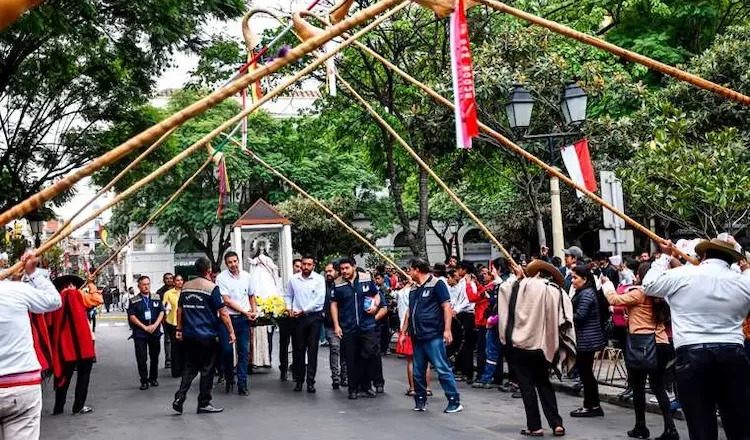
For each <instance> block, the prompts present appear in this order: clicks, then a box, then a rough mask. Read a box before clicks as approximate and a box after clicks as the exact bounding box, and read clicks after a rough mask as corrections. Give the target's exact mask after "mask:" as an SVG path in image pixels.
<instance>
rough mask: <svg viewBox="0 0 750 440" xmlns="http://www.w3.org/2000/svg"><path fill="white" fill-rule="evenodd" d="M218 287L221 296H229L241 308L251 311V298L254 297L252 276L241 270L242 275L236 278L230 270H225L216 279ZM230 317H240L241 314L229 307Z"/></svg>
mask: <svg viewBox="0 0 750 440" xmlns="http://www.w3.org/2000/svg"><path fill="white" fill-rule="evenodd" d="M216 285H217V286H219V291H221V296H222V297H224V296H228V297H229V299H230V300H232V301H234V302H235V303H236V304H237V305H239V306H240V308H241V309H242V310H243V311H245V312H249V311H250V297H251V296H252V295H253V294H252V292H251V291H250V274H249V273H248V272H245V271H244V270H242V269H240V273H239V274H237V276H235V275H234V274H233V273H232V272H231V271H230V270H229V269H225V270H224V271H223V272H222V273H220V274H219V275H218V276H217V277H216ZM227 312H229V314H230V315H239V314H240V312H238V311H237V310H234V309H233V308H231V307H227Z"/></svg>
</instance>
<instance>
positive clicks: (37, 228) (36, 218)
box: [26, 211, 44, 248]
mask: <svg viewBox="0 0 750 440" xmlns="http://www.w3.org/2000/svg"><path fill="white" fill-rule="evenodd" d="M26 221H28V222H29V227H30V228H31V233H32V234H34V247H35V248H38V247H39V245H40V244H41V240H40V238H39V235H40V234H41V233H42V228H44V217H42V214H41V213H40V212H39V211H32V212H30V213H28V215H26Z"/></svg>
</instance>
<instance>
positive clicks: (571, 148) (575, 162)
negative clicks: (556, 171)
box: [561, 139, 597, 198]
mask: <svg viewBox="0 0 750 440" xmlns="http://www.w3.org/2000/svg"><path fill="white" fill-rule="evenodd" d="M561 151H562V159H563V163H564V164H565V168H566V169H567V170H568V175H569V176H570V178H571V180H573V181H574V182H575V183H577V184H578V185H580V186H583V187H585V188H586V189H587V190H589V191H591V192H596V190H597V185H596V175H595V174H594V164H593V163H591V154H590V153H589V140H588V139H583V140H580V141H578V142H576V143H575V144H573V145H568V146H565V147H562V150H561ZM576 193H577V194H578V198H581V197H583V193H582V192H580V191H578V190H576Z"/></svg>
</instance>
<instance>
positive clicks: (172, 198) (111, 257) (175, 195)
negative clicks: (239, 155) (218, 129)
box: [89, 155, 213, 280]
mask: <svg viewBox="0 0 750 440" xmlns="http://www.w3.org/2000/svg"><path fill="white" fill-rule="evenodd" d="M212 159H213V155H209V156H208V158H207V159H206V161H205V162H203V165H201V166H200V168H198V170H196V171H195V173H193V175H192V176H190V178H188V179H187V180H186V181H185V182H184V183H183V184H182V186H180V187H179V188H178V189H177V191H175V192H174V193H172V195H171V196H170V197H169V199H167V201H166V202H164V203H163V204H162V205H161V206H160V207H159V209H157V210H156V211H154V212H153V214H151V216H150V217H149V218H148V219H147V220H146V221H145V222H144V223H143V224H142V225H141V227H140V228H138V229H137V230H136V231H135V232H134V233H133V234H131V235H130V237H128V239H127V240H125V241H124V242H123V243H122V244H121V245H120V246H119V247H118V248H117V249H115V250H113V251H112V253H111V254H110V255H109V257H108V258H107V259H106V260H104V262H103V263H102V264H100V265H99V266H98V267H97V268H96V270H94V271H93V272H92V273H91V275H90V276H89V279H91V280H93V279H95V278H96V276H97V275H99V272H101V271H102V269H104V268H105V267H106V266H107V265H108V264H109V263H111V262H112V260H114V259H115V258H116V257H117V254H119V253H120V251H122V250H123V249H125V246H127V245H129V244H130V243H131V242H132V241H133V240H135V239H136V237H138V236H139V235H140V234H141V232H143V231H145V230H146V228H148V227H149V226H150V225H151V223H153V222H154V220H156V218H157V217H159V215H161V213H162V212H164V210H166V209H167V207H169V205H171V204H172V202H174V201H175V200H177V198H178V197H179V196H180V195H181V194H182V193H183V191H185V189H187V187H188V186H190V184H191V183H193V180H195V178H196V177H198V175H199V174H200V173H201V172H203V170H205V169H206V167H207V166H208V164H210V163H211V160H212Z"/></svg>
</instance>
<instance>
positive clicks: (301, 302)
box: [284, 272, 326, 313]
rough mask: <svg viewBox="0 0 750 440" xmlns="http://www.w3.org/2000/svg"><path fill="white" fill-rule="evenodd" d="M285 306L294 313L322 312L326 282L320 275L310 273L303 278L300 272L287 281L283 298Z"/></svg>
mask: <svg viewBox="0 0 750 440" xmlns="http://www.w3.org/2000/svg"><path fill="white" fill-rule="evenodd" d="M284 300H285V302H286V306H287V307H288V308H289V309H292V311H295V312H304V313H314V312H320V311H322V310H323V305H324V304H325V302H326V280H325V278H323V276H322V275H320V274H319V273H315V272H310V276H309V277H307V278H305V277H303V276H302V272H300V273H296V274H294V275H293V276H292V279H291V280H289V288H288V289H287V292H286V297H285V298H284Z"/></svg>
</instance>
